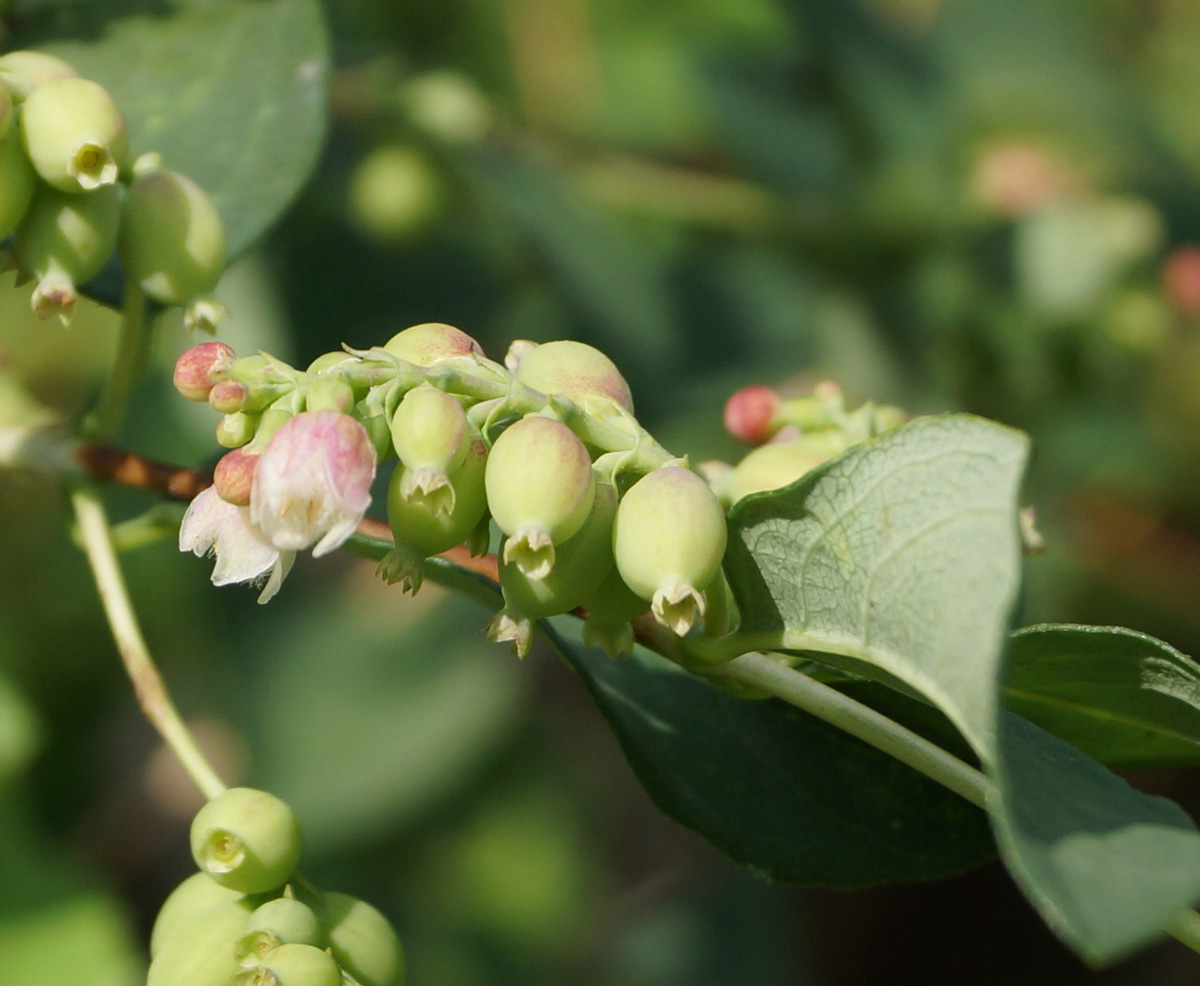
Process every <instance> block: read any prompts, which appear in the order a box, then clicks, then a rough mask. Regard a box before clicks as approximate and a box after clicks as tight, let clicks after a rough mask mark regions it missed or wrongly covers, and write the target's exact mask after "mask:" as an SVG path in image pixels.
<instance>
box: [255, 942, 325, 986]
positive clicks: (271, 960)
mask: <svg viewBox="0 0 1200 986" xmlns="http://www.w3.org/2000/svg"><path fill="white" fill-rule="evenodd" d="M233 982H234V983H235V984H236V986H342V970H341V969H339V968H338V964H337V962H336V961H335V960H334V958H333V956H332V955H330V954H329V953H328V952H325V951H322V950H321V949H319V948H316V947H314V946H312V945H298V944H293V945H287V944H285V945H280V946H278V947H277V948H274V949H272V950H271V951H270V952H268V953H267V954H266V955H265V956H264V957H263V958H262V960H261V961H260V962H259V964H257V965H255V966H254V967H253V968H250V969H246V970H245V971H244V972H240V973H238V975H236V976H235V977H234V979H233Z"/></svg>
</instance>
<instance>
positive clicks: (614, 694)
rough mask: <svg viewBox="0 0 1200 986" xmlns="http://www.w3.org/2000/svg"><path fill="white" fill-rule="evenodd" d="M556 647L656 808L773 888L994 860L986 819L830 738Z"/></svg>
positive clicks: (765, 711)
mask: <svg viewBox="0 0 1200 986" xmlns="http://www.w3.org/2000/svg"><path fill="white" fill-rule="evenodd" d="M560 628H562V626H561V625H560ZM550 637H551V640H552V642H553V643H554V644H555V646H556V647H557V648H558V650H559V652H560V653H561V654H562V655H563V657H564V658H566V660H567V661H568V662H569V663H570V664H571V666H572V667H573V668H574V669H575V671H576V672H577V673H578V674H579V676H580V677H581V678H582V679H583V682H584V684H585V685H586V686H587V688H588V691H589V692H590V693H591V695H592V698H593V699H594V700H595V701H596V704H597V705H598V706H599V707H600V711H601V712H602V713H603V714H604V716H605V718H606V719H607V720H608V722H609V725H610V726H611V727H612V730H613V732H614V733H615V734H616V737H617V739H618V741H619V742H620V744H621V748H622V750H623V751H624V753H625V756H626V758H627V759H628V761H629V763H630V766H631V767H632V768H633V770H634V772H635V773H636V774H637V776H638V779H639V780H640V781H641V783H642V785H643V786H644V787H645V788H646V791H647V792H648V793H649V794H650V796H651V797H652V798H653V799H654V801H655V803H656V804H657V805H658V806H659V808H661V809H662V811H663V812H665V813H666V814H667V815H669V816H670V817H671V818H673V819H675V820H676V821H677V822H679V823H680V824H682V825H685V826H687V827H688V828H691V829H694V830H695V831H697V832H699V833H700V834H701V835H703V836H704V837H705V838H706V839H708V840H709V841H710V842H711V843H713V845H715V846H716V847H717V848H718V849H720V850H721V851H722V852H724V853H726V854H727V855H729V856H731V857H732V858H733V859H735V860H736V861H737V862H739V863H741V864H743V865H745V866H748V867H751V868H752V869H754V870H756V871H758V872H760V873H762V874H763V875H765V876H767V877H769V878H771V879H774V880H784V881H788V882H793V883H803V884H819V885H822V886H833V887H858V886H864V885H868V884H874V883H881V882H887V881H905V880H927V879H936V878H940V877H944V876H947V875H949V874H953V873H957V872H960V871H962V870H965V869H967V868H969V867H972V866H975V865H978V864H979V863H982V862H985V861H986V860H988V859H990V858H992V856H993V854H994V848H993V846H992V843H991V840H990V838H989V837H988V833H987V827H986V824H985V822H984V815H983V813H981V812H980V811H978V810H977V809H975V808H974V807H972V806H971V805H969V804H967V803H966V802H965V801H963V800H961V799H960V798H958V797H957V796H956V795H953V794H950V793H949V792H948V791H946V790H945V789H944V788H941V787H939V786H938V785H937V784H935V783H933V782H932V781H929V780H927V779H926V778H924V777H922V776H921V775H919V774H917V773H915V772H913V771H912V770H910V769H909V768H908V767H905V766H904V765H902V764H900V763H899V762H897V761H896V760H894V759H892V758H891V757H889V756H887V755H886V754H883V753H880V752H879V751H878V750H875V749H874V748H872V747H870V746H867V745H866V744H865V743H862V742H860V741H859V740H856V739H854V738H853V737H851V736H848V735H847V734H846V733H844V732H842V731H841V730H839V729H836V728H834V727H833V726H829V725H826V724H825V723H823V722H821V721H820V720H818V719H815V718H813V717H811V716H808V715H805V714H804V713H802V712H800V711H799V710H797V709H794V708H792V707H791V706H788V705H785V704H783V703H782V702H774V701H747V700H745V699H741V698H736V697H734V696H733V695H731V694H729V693H727V692H725V691H722V690H721V689H719V688H717V687H716V686H714V685H712V684H710V683H709V682H706V681H703V680H701V679H699V678H697V677H695V676H694V675H691V674H688V673H687V672H685V671H682V670H680V669H679V668H678V667H676V666H675V665H674V664H672V663H671V662H669V661H667V660H666V659H664V658H661V657H659V656H657V655H656V654H653V653H651V652H649V651H647V650H645V649H643V648H641V647H639V648H637V650H636V653H635V655H634V656H633V658H631V659H628V660H625V659H622V660H619V661H612V660H610V659H609V658H607V657H606V656H605V655H604V654H603V653H601V652H600V651H598V650H594V649H589V648H585V647H582V646H580V645H579V644H577V643H576V642H574V641H572V642H570V643H568V641H566V640H564V639H563V637H562V636H560V635H559V634H558V633H554V632H551V634H550Z"/></svg>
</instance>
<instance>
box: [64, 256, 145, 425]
mask: <svg viewBox="0 0 1200 986" xmlns="http://www.w3.org/2000/svg"><path fill="white" fill-rule="evenodd" d="M150 335H151V333H150V326H149V325H147V323H146V297H145V295H144V294H143V293H142V289H141V286H140V285H139V284H138V283H137V282H136V281H135V280H134V279H133V278H126V279H125V296H124V298H123V299H122V308H121V330H120V335H119V337H118V340H117V355H116V359H115V360H114V362H113V368H112V372H111V373H109V375H108V380H107V381H106V382H105V384H104V390H103V391H102V392H101V393H100V397H99V399H98V400H97V401H96V406H95V407H94V408H93V409H92V412H91V414H89V415H88V416H87V419H86V420H85V421H84V424H83V428H82V429H81V430H82V432H83V435H84V437H85V438H91V439H109V438H112V436H113V435H115V434H116V433H117V430H118V429H119V428H120V427H121V419H122V417H123V416H124V414H125V405H126V403H127V402H128V400H129V395H130V394H131V393H132V392H133V388H134V387H135V386H136V385H137V382H138V381H139V380H140V379H141V378H142V374H143V373H145V372H146V362H147V360H148V359H149V356H150Z"/></svg>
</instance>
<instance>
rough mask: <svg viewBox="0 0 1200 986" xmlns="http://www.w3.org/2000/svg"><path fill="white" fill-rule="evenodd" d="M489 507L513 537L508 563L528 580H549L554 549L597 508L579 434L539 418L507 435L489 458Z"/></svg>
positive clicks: (506, 546)
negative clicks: (594, 507) (519, 570)
mask: <svg viewBox="0 0 1200 986" xmlns="http://www.w3.org/2000/svg"><path fill="white" fill-rule="evenodd" d="M485 478H486V484H487V501H488V508H489V509H490V510H491V512H492V517H493V518H494V519H495V521H496V523H497V524H498V525H499V526H500V529H501V530H502V531H504V533H505V534H507V535H508V540H507V541H505V543H504V559H503V560H504V561H506V562H512V563H514V564H515V565H516V566H517V567H518V568H519V569H521V571H522V572H524V573H525V574H526V575H527V576H528V577H529V578H532V579H539V578H545V577H546V576H547V575H549V574H550V570H551V569H552V568H553V566H554V548H555V545H558V544H562V543H563V542H564V541H566V540H567V539H568V538H569V537H571V536H572V535H573V534H574V533H575V532H576V531H578V530H579V528H580V527H582V526H583V522H584V520H586V519H587V516H588V512H589V511H590V510H591V508H592V497H593V495H594V491H595V482H594V479H593V476H592V463H591V459H590V458H589V457H588V452H587V449H586V448H584V445H583V442H581V441H580V440H579V439H578V438H577V437H576V436H575V433H574V432H572V431H571V429H570V428H568V427H567V426H566V425H565V424H563V423H562V422H561V421H555V420H554V419H553V418H546V417H541V416H538V415H535V416H532V417H528V418H523V419H522V420H520V421H518V422H516V423H515V424H512V425H510V426H509V427H508V429H507V430H505V431H504V432H503V433H502V434H501V435H500V437H499V438H497V439H496V441H495V442H494V443H493V445H492V451H491V453H490V454H489V456H488V463H487V472H486V477H485Z"/></svg>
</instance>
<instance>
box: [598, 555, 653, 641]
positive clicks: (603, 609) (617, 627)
mask: <svg viewBox="0 0 1200 986" xmlns="http://www.w3.org/2000/svg"><path fill="white" fill-rule="evenodd" d="M583 608H584V609H586V610H587V612H588V618H587V619H586V620H584V621H583V642H584V643H585V644H587V645H588V646H589V647H600V648H602V649H603V650H604V653H606V654H607V655H608V656H609V657H619V656H620V655H621V654H632V653H633V628H632V627H630V625H629V621H630V620H636V619H637V618H638V617H639V616H641V615H642V614H643V613H645V612H646V610H647V609H649V608H650V607H649V605H648V604H647V602H646V600H645V599H643V598H642V597H641V596H639V595H638V594H637V593H635V592H634V591H633V590H632V589H631V588H629V586H627V585H626V584H625V580H624V579H623V578H621V573H620V571H619V570H618V569H617V567H616V566H615V565H614V566H613V567H612V568H611V569H609V572H608V575H606V576H605V577H604V581H603V582H601V583H600V585H599V587H598V588H597V589H596V591H595V592H593V593H592V594H591V595H590V596H588V598H587V599H585V600H584V601H583Z"/></svg>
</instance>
